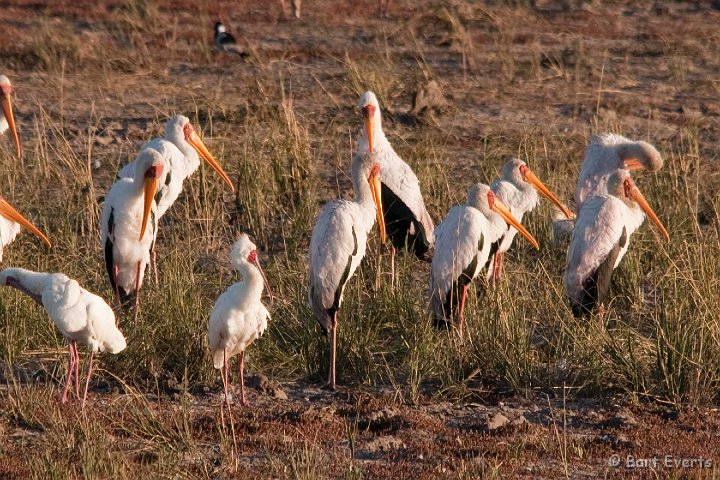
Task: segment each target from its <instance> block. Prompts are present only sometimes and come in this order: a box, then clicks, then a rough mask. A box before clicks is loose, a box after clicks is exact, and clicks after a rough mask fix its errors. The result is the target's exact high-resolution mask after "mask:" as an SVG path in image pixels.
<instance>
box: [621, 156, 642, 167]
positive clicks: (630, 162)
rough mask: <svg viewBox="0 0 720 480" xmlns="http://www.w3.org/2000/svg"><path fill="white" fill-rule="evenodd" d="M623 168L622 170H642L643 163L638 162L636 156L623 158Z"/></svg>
mask: <svg viewBox="0 0 720 480" xmlns="http://www.w3.org/2000/svg"><path fill="white" fill-rule="evenodd" d="M623 169H624V170H644V169H645V165H643V164H642V162H640V160H638V159H637V158H628V159H627V160H623Z"/></svg>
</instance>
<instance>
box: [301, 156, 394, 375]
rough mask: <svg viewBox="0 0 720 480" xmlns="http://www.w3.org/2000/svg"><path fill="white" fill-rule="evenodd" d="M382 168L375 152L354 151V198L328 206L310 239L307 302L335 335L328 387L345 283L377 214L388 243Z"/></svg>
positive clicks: (326, 327) (383, 239) (383, 238)
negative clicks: (384, 220) (383, 203)
mask: <svg viewBox="0 0 720 480" xmlns="http://www.w3.org/2000/svg"><path fill="white" fill-rule="evenodd" d="M380 171H381V167H380V163H379V158H378V155H377V154H376V153H370V154H367V153H365V154H356V155H355V156H354V157H353V161H352V179H353V186H354V188H355V198H354V199H353V200H335V201H333V202H330V203H328V204H326V205H325V208H323V211H322V212H321V213H320V215H319V216H318V218H317V221H316V223H315V228H313V233H312V238H311V240H310V288H309V290H308V303H309V305H310V307H311V308H312V310H313V312H314V313H315V316H316V317H317V320H318V322H319V323H320V327H321V328H322V331H323V334H324V335H327V334H328V331H330V333H331V340H330V368H329V369H328V386H329V387H330V388H333V389H334V388H335V352H336V342H337V327H338V318H337V312H338V310H339V309H340V306H341V304H342V300H343V291H344V289H345V285H347V282H348V280H349V279H350V277H352V276H353V274H354V273H355V270H356V269H357V267H358V265H360V262H361V261H362V259H363V257H364V256H365V246H366V243H367V236H368V233H369V232H370V229H372V226H373V224H374V223H375V218H376V217H377V220H378V227H379V229H380V241H381V242H385V223H384V222H383V206H382V198H381V193H380V192H381V187H380V182H381V180H380Z"/></svg>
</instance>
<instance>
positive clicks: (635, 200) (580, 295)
mask: <svg viewBox="0 0 720 480" xmlns="http://www.w3.org/2000/svg"><path fill="white" fill-rule="evenodd" d="M646 214H647V216H649V217H650V219H651V220H652V221H653V222H654V223H655V225H657V227H658V228H659V229H660V232H661V233H662V235H663V237H665V239H666V240H669V239H670V236H669V235H668V232H667V230H665V227H664V226H663V224H662V223H661V222H660V219H658V217H657V215H655V212H653V210H652V208H650V205H649V204H648V202H647V201H646V200H645V197H643V195H642V194H641V193H640V190H638V188H637V187H636V186H635V184H634V183H633V181H632V179H631V178H630V174H629V173H628V172H627V171H626V170H617V171H616V172H614V173H612V174H611V175H610V177H609V178H608V182H607V193H604V194H599V195H595V196H593V197H590V198H588V199H586V201H585V202H584V203H583V205H582V208H581V209H580V211H579V212H578V217H577V219H576V220H575V228H574V229H573V234H572V238H571V240H570V248H569V249H568V257H567V263H566V266H565V275H564V277H563V282H564V284H565V293H566V294H567V296H568V297H569V299H570V305H571V306H572V310H573V313H574V314H575V316H582V315H585V314H588V313H590V312H591V311H592V310H593V309H594V308H595V307H596V306H600V307H601V313H602V310H603V308H604V305H605V304H606V303H607V298H608V291H609V289H610V279H611V277H612V272H613V270H614V269H615V268H617V266H618V265H619V264H620V260H622V258H623V256H624V255H625V252H627V249H628V246H629V245H630V235H632V233H633V232H634V231H635V230H637V229H638V228H639V227H640V225H642V223H643V221H644V220H645V215H646Z"/></svg>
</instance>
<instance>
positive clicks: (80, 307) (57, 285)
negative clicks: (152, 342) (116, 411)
mask: <svg viewBox="0 0 720 480" xmlns="http://www.w3.org/2000/svg"><path fill="white" fill-rule="evenodd" d="M0 285H7V286H10V287H15V288H17V289H18V290H20V291H22V292H24V293H26V294H28V295H29V296H30V297H31V298H32V299H33V300H35V301H36V302H37V303H39V304H40V305H42V306H43V307H44V308H45V311H46V312H47V314H48V316H49V317H50V319H51V320H52V321H53V323H54V324H55V326H56V327H57V328H58V330H60V332H61V333H62V334H63V335H64V336H65V338H67V339H68V343H69V345H70V362H69V367H68V375H67V380H66V382H65V389H64V390H63V395H62V400H61V401H62V402H63V403H65V402H66V401H67V394H68V391H69V389H70V384H71V383H72V380H73V377H74V378H75V395H76V396H77V397H78V398H80V375H79V373H80V372H79V370H80V354H79V353H78V347H77V342H80V343H85V344H87V345H88V347H90V360H89V362H88V373H87V379H86V380H85V392H84V393H83V396H82V405H83V407H85V400H86V399H87V392H88V385H90V376H91V375H92V368H93V366H92V364H93V356H94V355H95V353H96V352H110V353H113V354H116V353H120V352H122V351H123V350H124V349H125V347H126V346H127V343H126V342H125V337H124V336H123V334H122V333H121V332H120V330H118V328H117V327H116V326H115V314H114V312H113V310H112V308H110V306H108V304H107V303H105V300H103V299H102V298H100V297H99V296H97V295H95V294H94V293H90V292H88V291H87V290H85V289H84V288H82V287H81V286H80V285H79V284H78V282H77V281H75V280H73V279H71V278H69V277H68V276H67V275H65V274H62V273H45V272H31V271H30V270H25V269H22V268H6V269H4V270H3V271H1V272H0Z"/></svg>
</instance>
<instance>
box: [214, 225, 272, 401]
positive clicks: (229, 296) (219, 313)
mask: <svg viewBox="0 0 720 480" xmlns="http://www.w3.org/2000/svg"><path fill="white" fill-rule="evenodd" d="M230 262H231V263H232V264H233V266H234V267H235V269H236V270H237V271H238V272H240V275H242V281H240V282H237V283H235V284H233V285H231V286H230V288H228V289H227V290H225V292H223V293H222V295H220V296H219V297H218V299H217V301H216V302H215V307H214V308H213V311H212V313H211V314H210V322H209V324H208V338H209V340H210V350H211V351H212V356H213V365H214V366H215V368H222V380H223V387H224V388H225V404H226V405H228V406H229V401H228V384H229V378H228V371H229V367H228V362H229V360H230V358H232V357H233V356H235V355H237V354H238V353H239V354H240V361H239V362H238V370H239V374H240V403H241V404H242V405H247V402H246V400H245V374H244V372H245V350H246V349H247V347H248V346H249V345H250V344H251V343H252V342H253V341H254V340H255V339H256V338H258V337H259V336H260V335H262V334H263V332H264V331H265V329H266V328H267V321H268V320H269V319H270V313H269V312H268V311H267V309H266V308H265V306H264V305H263V304H262V301H261V297H262V292H263V288H267V290H268V294H270V295H271V296H272V294H271V293H270V287H269V286H268V284H267V279H266V278H265V274H264V273H263V271H262V268H261V267H260V263H259V262H258V256H257V247H256V246H255V244H254V243H252V242H251V241H250V237H248V236H247V234H245V233H243V234H242V235H240V238H238V240H237V241H236V242H235V244H234V245H233V248H232V251H231V252H230Z"/></svg>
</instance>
